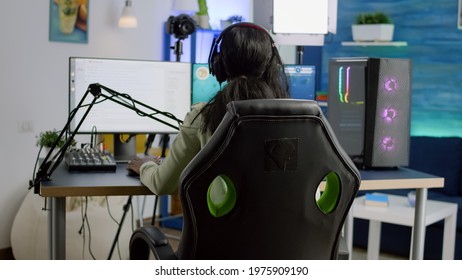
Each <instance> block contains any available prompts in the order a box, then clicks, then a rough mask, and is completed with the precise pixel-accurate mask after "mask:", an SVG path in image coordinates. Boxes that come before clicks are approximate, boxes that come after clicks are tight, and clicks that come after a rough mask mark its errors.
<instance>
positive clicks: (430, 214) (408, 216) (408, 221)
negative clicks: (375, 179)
mask: <svg viewBox="0 0 462 280" xmlns="http://www.w3.org/2000/svg"><path fill="white" fill-rule="evenodd" d="M387 195H388V200H389V205H388V207H377V206H367V205H365V204H364V196H360V197H357V198H356V199H355V202H354V203H353V207H352V208H351V211H350V213H351V214H352V215H353V217H354V218H361V219H366V220H369V238H368V243H367V259H368V260H378V259H379V253H380V235H381V234H380V231H381V223H383V222H384V223H390V224H397V225H403V226H410V227H412V228H413V227H414V208H413V207H411V206H409V202H408V199H407V197H406V196H400V195H392V194H387ZM456 219H457V204H456V203H449V202H443V201H436V200H427V207H426V209H425V219H424V220H425V226H428V225H431V224H433V223H436V222H438V221H440V220H444V234H443V252H442V259H443V260H453V259H454V248H455V244H456ZM422 250H423V248H422Z"/></svg>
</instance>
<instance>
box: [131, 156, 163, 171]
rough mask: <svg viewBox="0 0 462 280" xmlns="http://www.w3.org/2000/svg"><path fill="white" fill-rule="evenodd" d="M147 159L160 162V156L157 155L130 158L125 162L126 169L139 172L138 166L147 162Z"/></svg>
mask: <svg viewBox="0 0 462 280" xmlns="http://www.w3.org/2000/svg"><path fill="white" fill-rule="evenodd" d="M149 161H152V162H155V163H157V164H160V157H157V156H146V157H142V158H140V157H136V158H134V159H132V160H130V161H129V162H128V164H127V170H129V171H133V172H135V173H136V174H138V175H139V174H140V167H141V165H143V164H144V163H146V162H149Z"/></svg>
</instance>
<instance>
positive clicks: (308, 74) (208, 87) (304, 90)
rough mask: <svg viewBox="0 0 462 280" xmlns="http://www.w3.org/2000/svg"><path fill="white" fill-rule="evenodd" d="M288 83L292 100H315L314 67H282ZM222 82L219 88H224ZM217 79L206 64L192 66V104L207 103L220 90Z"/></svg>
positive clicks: (287, 65) (288, 65)
mask: <svg viewBox="0 0 462 280" xmlns="http://www.w3.org/2000/svg"><path fill="white" fill-rule="evenodd" d="M284 71H285V73H286V75H287V78H288V81H289V91H290V95H291V97H292V98H296V99H309V100H314V99H315V82H316V80H315V78H316V77H315V75H316V71H315V66H313V65H290V64H286V65H285V66H284ZM225 85H226V82H223V83H222V85H221V87H223V86H225ZM221 87H220V84H219V83H218V81H217V79H216V78H215V77H214V76H212V75H210V72H209V66H208V64H207V63H194V64H193V65H192V104H194V103H197V102H208V101H209V100H210V99H212V98H213V97H214V96H215V94H216V93H217V92H218V91H219V90H220V89H221Z"/></svg>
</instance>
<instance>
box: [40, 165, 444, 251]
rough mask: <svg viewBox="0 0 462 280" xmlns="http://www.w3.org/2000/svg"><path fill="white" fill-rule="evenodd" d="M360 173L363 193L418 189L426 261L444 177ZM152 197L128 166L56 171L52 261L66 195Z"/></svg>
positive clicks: (46, 186)
mask: <svg viewBox="0 0 462 280" xmlns="http://www.w3.org/2000/svg"><path fill="white" fill-rule="evenodd" d="M360 173H361V187H360V189H361V190H384V189H416V206H415V215H414V231H413V238H412V240H413V246H412V252H411V253H412V256H411V259H423V245H424V241H425V223H424V217H425V207H426V200H427V188H442V187H443V186H444V178H441V177H437V176H433V175H430V174H427V173H422V172H418V171H415V170H412V169H408V168H398V169H391V170H360ZM321 187H322V186H321ZM152 194H153V193H152V192H151V191H150V190H149V189H148V188H146V187H145V186H143V185H142V184H141V182H140V180H139V179H137V178H134V177H130V176H127V171H126V165H125V164H119V165H118V166H117V170H116V172H115V173H69V172H68V171H67V169H66V167H65V164H61V165H60V166H58V168H56V170H55V171H54V173H53V176H52V180H51V181H43V182H42V183H41V186H40V195H41V196H43V197H50V198H51V205H50V210H51V211H50V214H49V221H48V226H49V235H50V240H49V241H50V258H51V259H64V258H65V256H66V248H65V244H66V235H65V232H66V199H65V198H66V196H110V195H152ZM352 226H353V215H348V217H347V220H346V222H345V238H346V240H347V242H348V245H349V246H348V249H349V250H350V251H351V250H352V248H353V247H352V244H353V237H352V233H353V232H352V231H353V227H352ZM350 256H351V254H350Z"/></svg>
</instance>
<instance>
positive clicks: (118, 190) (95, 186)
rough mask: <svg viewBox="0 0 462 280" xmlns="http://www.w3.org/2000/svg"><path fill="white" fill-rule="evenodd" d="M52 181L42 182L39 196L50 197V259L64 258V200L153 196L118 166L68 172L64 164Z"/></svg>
mask: <svg viewBox="0 0 462 280" xmlns="http://www.w3.org/2000/svg"><path fill="white" fill-rule="evenodd" d="M51 178H52V180H51V181H42V182H41V186H40V193H39V194H40V196H43V197H50V198H51V202H50V213H49V218H48V235H49V244H50V246H49V249H50V251H49V254H50V259H53V260H59V259H65V257H66V197H67V196H114V195H129V196H132V195H152V194H153V193H152V192H151V191H150V190H149V189H148V188H146V187H145V186H144V185H143V184H141V182H140V180H139V179H138V178H136V177H131V176H128V175H127V170H126V164H118V165H117V169H116V172H114V173H113V172H108V173H100V172H98V173H91V172H85V173H69V172H68V171H67V169H66V166H65V164H63V163H62V164H60V165H59V166H58V167H57V168H56V170H55V171H54V172H53V175H52V177H51Z"/></svg>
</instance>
